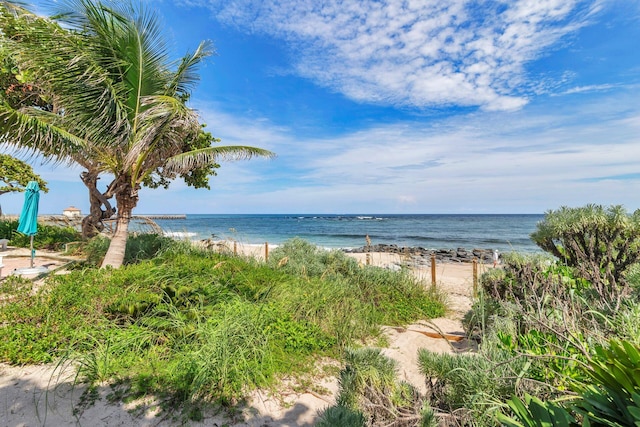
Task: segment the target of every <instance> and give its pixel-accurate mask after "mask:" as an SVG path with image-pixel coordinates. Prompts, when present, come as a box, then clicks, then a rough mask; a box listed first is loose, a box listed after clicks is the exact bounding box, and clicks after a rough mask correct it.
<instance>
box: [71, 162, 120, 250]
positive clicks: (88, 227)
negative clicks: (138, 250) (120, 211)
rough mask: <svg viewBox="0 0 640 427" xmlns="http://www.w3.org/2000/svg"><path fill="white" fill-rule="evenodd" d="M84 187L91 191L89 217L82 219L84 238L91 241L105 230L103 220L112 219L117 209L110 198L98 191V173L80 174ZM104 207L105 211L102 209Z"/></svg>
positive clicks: (87, 172) (86, 172)
mask: <svg viewBox="0 0 640 427" xmlns="http://www.w3.org/2000/svg"><path fill="white" fill-rule="evenodd" d="M80 178H81V179H82V182H83V183H84V185H85V186H86V187H87V188H88V189H89V203H90V208H89V215H87V216H86V217H84V218H83V219H82V237H83V238H85V239H89V238H91V237H94V236H96V235H97V234H99V233H100V232H102V230H104V224H103V223H102V220H104V219H108V218H111V217H112V216H113V215H114V214H115V209H113V208H112V207H111V204H110V203H109V200H108V197H107V196H106V195H105V194H103V193H101V192H100V191H99V190H98V179H100V178H99V177H98V173H97V172H92V171H85V172H82V173H81V174H80ZM102 206H104V207H105V209H104V210H103V209H102Z"/></svg>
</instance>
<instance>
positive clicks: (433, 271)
mask: <svg viewBox="0 0 640 427" xmlns="http://www.w3.org/2000/svg"><path fill="white" fill-rule="evenodd" d="M431 286H433V287H435V286H436V255H435V254H431Z"/></svg>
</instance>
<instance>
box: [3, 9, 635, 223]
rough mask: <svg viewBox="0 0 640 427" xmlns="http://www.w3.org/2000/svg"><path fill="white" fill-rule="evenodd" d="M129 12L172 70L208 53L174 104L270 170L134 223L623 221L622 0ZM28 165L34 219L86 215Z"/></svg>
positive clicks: (625, 61)
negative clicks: (139, 18)
mask: <svg viewBox="0 0 640 427" xmlns="http://www.w3.org/2000/svg"><path fill="white" fill-rule="evenodd" d="M143 1H144V0H143ZM45 3H47V2H44V1H43V2H41V3H38V2H36V3H34V6H35V7H36V8H39V7H40V4H45ZM49 3H50V1H49ZM145 5H146V7H148V8H151V9H152V10H155V11H156V12H157V14H158V15H159V17H160V20H161V22H162V25H163V28H164V29H165V36H166V38H167V40H168V42H169V45H170V46H171V51H172V52H173V53H174V54H175V57H176V58H177V57H179V56H182V55H184V54H185V53H187V52H189V51H193V50H194V49H195V48H196V47H197V46H198V43H199V42H200V41H202V40H210V41H211V42H212V43H213V46H214V47H215V51H216V54H215V56H212V57H211V58H209V59H208V60H207V61H206V63H205V64H204V65H203V66H202V67H201V68H200V76H201V80H200V83H199V85H198V86H197V88H196V89H195V90H194V92H193V95H192V98H191V101H190V106H191V107H192V108H194V109H196V110H197V111H198V113H199V114H200V117H201V120H202V121H203V122H204V123H206V124H207V130H208V131H210V132H211V133H212V134H213V135H214V136H216V137H219V138H221V139H222V144H224V145H252V146H256V147H261V148H265V149H268V150H271V151H273V152H275V153H276V154H277V157H276V158H274V159H270V160H269V159H252V160H250V161H242V162H230V163H223V164H222V167H221V168H220V169H219V170H218V175H217V176H216V177H213V178H211V190H195V189H191V188H189V187H187V186H186V185H185V184H184V183H182V182H179V181H175V182H174V183H172V185H171V186H170V188H169V189H168V190H162V189H157V190H150V189H143V190H142V191H141V194H140V201H139V203H138V207H137V208H136V209H135V210H134V214H153V213H176V214H183V213H186V214H190V213H212V214H215V213H220V214H221V213H227V214H238V213H257V214H260V213H262V214H270V213H318V214H330V213H335V214H348V213H398V214H402V213H425V214H428V213H451V214H457V213H460V214H462V213H544V212H546V211H548V210H551V209H557V208H559V207H560V206H583V205H586V204H590V203H596V204H603V205H612V204H615V205H617V204H621V205H623V206H624V207H625V208H627V210H629V211H634V210H636V209H638V208H640V191H639V190H640V185H639V184H640V44H639V41H640V25H639V24H640V2H639V1H637V0H504V1H501V0H475V1H469V0H449V1H446V2H445V1H441V0H418V1H413V0H406V1H402V0H381V1H358V0H343V1H339V0H332V1H328V0H327V1H324V0H233V1H230V0H220V1H218V0H173V1H171V0H155V1H152V0H146V1H145ZM38 10H40V9H38ZM32 165H33V166H34V169H35V170H36V172H38V173H39V174H41V176H42V177H43V178H44V179H45V180H47V181H48V182H49V187H50V192H49V193H48V194H43V195H42V196H41V199H40V201H41V202H40V212H41V213H61V212H62V210H63V209H64V208H65V207H67V206H69V205H73V206H76V207H78V208H80V209H81V210H82V211H83V212H84V213H86V212H87V211H88V206H89V203H88V193H87V191H86V189H85V187H84V186H83V184H82V183H81V181H80V179H79V174H80V172H81V170H80V169H78V168H69V167H66V166H56V167H53V166H51V165H49V164H44V165H43V164H40V163H38V162H33V161H32ZM102 181H104V182H103V185H105V186H106V184H107V181H108V177H105V178H103V180H102ZM22 200H23V196H22V195H21V194H8V195H3V196H2V197H1V198H0V203H2V207H3V210H4V213H11V212H14V213H18V212H19V211H20V209H21V206H22Z"/></svg>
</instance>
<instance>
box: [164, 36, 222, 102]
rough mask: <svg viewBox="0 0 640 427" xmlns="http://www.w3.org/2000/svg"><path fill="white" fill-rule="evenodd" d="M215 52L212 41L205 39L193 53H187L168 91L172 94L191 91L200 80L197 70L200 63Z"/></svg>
mask: <svg viewBox="0 0 640 427" xmlns="http://www.w3.org/2000/svg"><path fill="white" fill-rule="evenodd" d="M213 52H214V51H213V45H212V43H211V42H209V41H203V42H201V43H200V45H198V48H197V49H196V51H195V52H193V54H187V55H185V56H184V57H183V58H182V60H181V61H180V64H179V65H178V69H177V70H176V72H175V74H174V75H173V79H172V80H171V82H170V83H169V87H168V90H167V93H168V94H170V95H174V94H187V93H190V91H191V90H192V88H193V86H194V85H195V84H196V83H197V82H198V81H199V80H200V76H199V75H198V73H197V72H196V71H197V67H198V65H199V64H200V63H201V62H202V61H203V60H204V59H205V58H207V57H208V56H211V55H212V54H213Z"/></svg>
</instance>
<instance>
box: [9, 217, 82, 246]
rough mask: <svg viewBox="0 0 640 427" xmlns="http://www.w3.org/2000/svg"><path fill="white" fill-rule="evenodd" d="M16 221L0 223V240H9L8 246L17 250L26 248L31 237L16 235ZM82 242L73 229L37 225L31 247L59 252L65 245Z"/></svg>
mask: <svg viewBox="0 0 640 427" xmlns="http://www.w3.org/2000/svg"><path fill="white" fill-rule="evenodd" d="M17 230H18V221H17V220H12V221H7V220H1V221H0V239H9V244H10V245H12V246H17V247H19V248H28V247H29V246H30V244H31V237H30V236H27V235H25V234H22V233H18V231H17ZM80 240H82V236H81V234H80V233H79V232H78V231H76V230H75V229H74V228H73V227H59V226H55V225H47V224H42V223H40V224H38V232H37V234H36V235H35V236H34V238H33V247H34V248H36V249H48V250H55V251H59V250H61V249H63V248H64V245H65V243H70V242H77V241H80Z"/></svg>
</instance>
